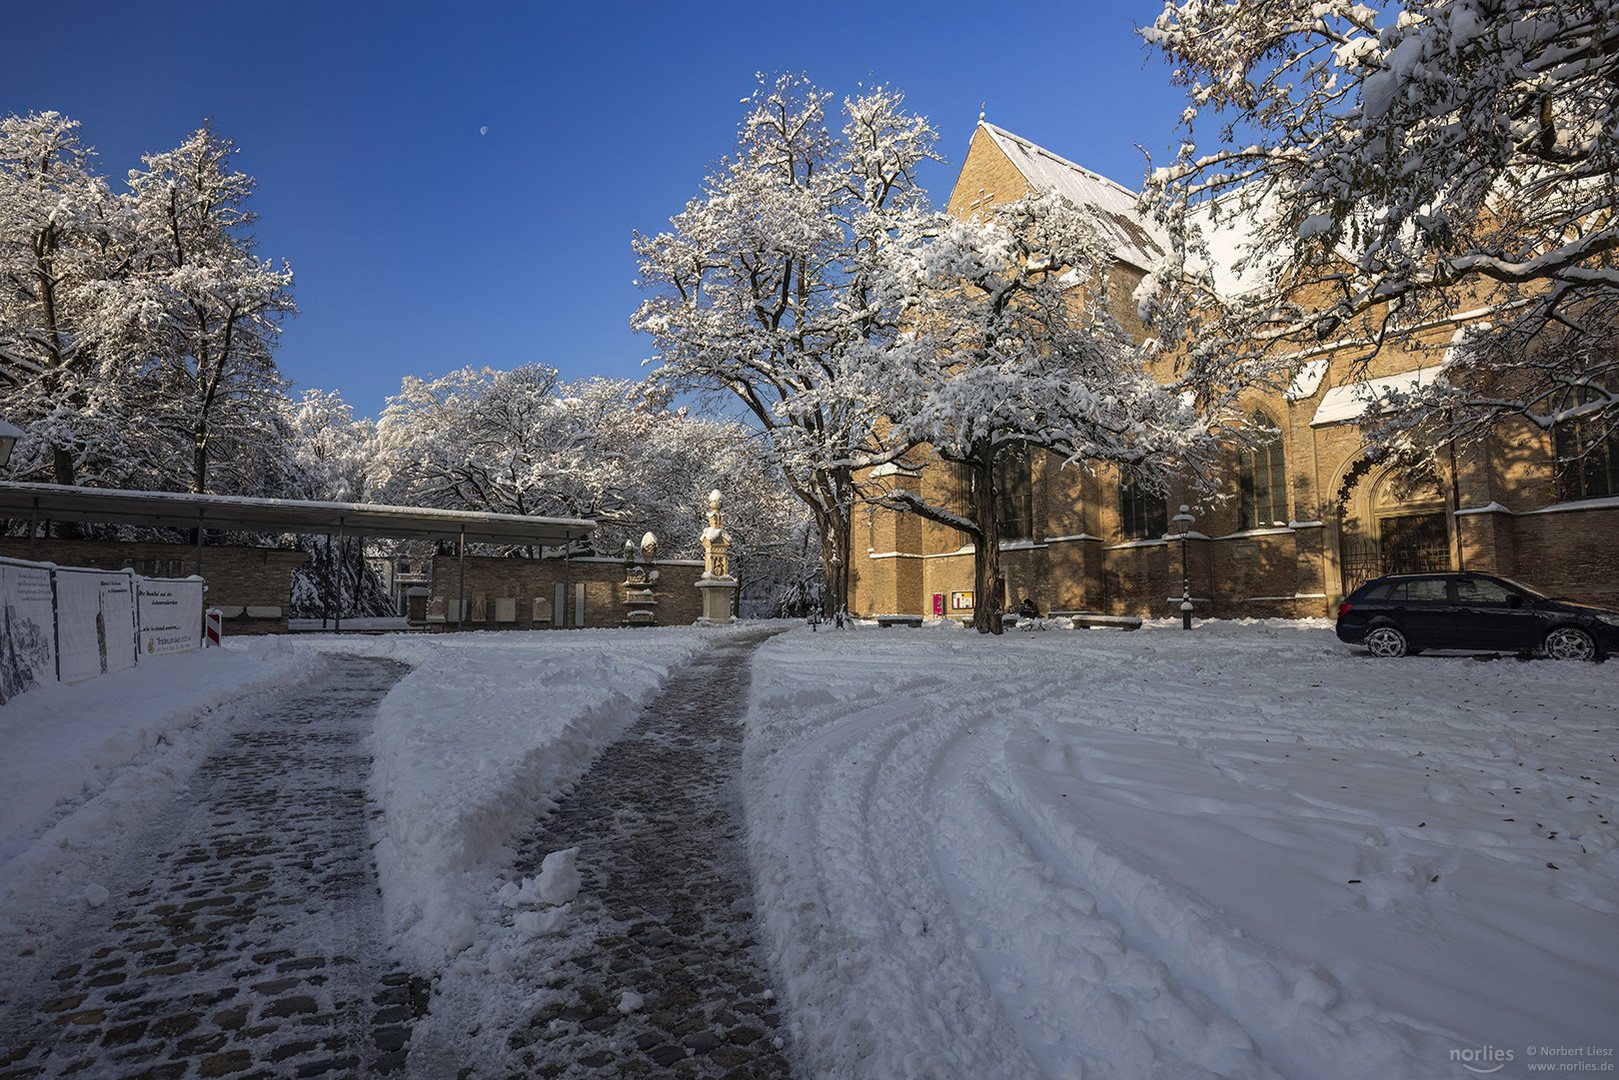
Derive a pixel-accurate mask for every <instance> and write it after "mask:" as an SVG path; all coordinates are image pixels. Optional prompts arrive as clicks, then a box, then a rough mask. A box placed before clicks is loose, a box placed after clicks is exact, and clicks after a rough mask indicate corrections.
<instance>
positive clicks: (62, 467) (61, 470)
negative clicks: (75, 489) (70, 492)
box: [51, 446, 75, 485]
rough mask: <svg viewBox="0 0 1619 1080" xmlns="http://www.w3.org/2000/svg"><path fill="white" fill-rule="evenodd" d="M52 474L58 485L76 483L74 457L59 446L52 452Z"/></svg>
mask: <svg viewBox="0 0 1619 1080" xmlns="http://www.w3.org/2000/svg"><path fill="white" fill-rule="evenodd" d="M51 472H52V475H53V476H54V478H55V480H56V482H57V483H58V484H69V485H71V484H72V483H73V482H74V479H75V478H74V475H73V472H74V470H73V455H72V454H70V453H69V452H68V451H67V450H65V449H63V448H62V447H60V446H58V447H55V448H53V449H52V451H51Z"/></svg>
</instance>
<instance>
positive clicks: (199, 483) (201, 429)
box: [191, 422, 208, 495]
mask: <svg viewBox="0 0 1619 1080" xmlns="http://www.w3.org/2000/svg"><path fill="white" fill-rule="evenodd" d="M207 491H208V425H207V423H206V422H201V423H198V424H197V425H196V427H195V428H194V429H193V430H192V432H191V492H192V494H194V495H202V494H205V493H207Z"/></svg>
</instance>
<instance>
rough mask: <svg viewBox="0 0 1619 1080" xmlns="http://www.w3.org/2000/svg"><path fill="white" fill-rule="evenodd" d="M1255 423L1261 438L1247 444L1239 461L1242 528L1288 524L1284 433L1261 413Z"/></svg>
mask: <svg viewBox="0 0 1619 1080" xmlns="http://www.w3.org/2000/svg"><path fill="white" fill-rule="evenodd" d="M1252 423H1253V425H1254V427H1255V428H1256V429H1257V430H1258V431H1259V432H1260V433H1261V434H1260V437H1259V441H1258V442H1255V443H1254V444H1252V445H1250V446H1246V447H1244V448H1243V449H1242V451H1241V453H1240V454H1239V455H1238V463H1237V483H1238V485H1239V490H1240V494H1241V500H1240V511H1241V515H1242V518H1241V520H1242V525H1241V527H1242V528H1243V529H1269V528H1273V527H1277V526H1285V525H1286V524H1287V461H1286V458H1285V456H1284V454H1283V450H1282V432H1281V429H1280V428H1278V427H1277V426H1276V423H1275V422H1274V421H1273V420H1271V418H1270V417H1268V416H1266V415H1265V414H1264V413H1262V412H1256V413H1254V414H1253V417H1252Z"/></svg>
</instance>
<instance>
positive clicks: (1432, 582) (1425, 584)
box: [1396, 578, 1450, 604]
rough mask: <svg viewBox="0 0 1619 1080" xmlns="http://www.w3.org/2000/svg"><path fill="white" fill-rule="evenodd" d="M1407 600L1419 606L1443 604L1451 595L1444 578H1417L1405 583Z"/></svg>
mask: <svg viewBox="0 0 1619 1080" xmlns="http://www.w3.org/2000/svg"><path fill="white" fill-rule="evenodd" d="M1405 598H1406V600H1408V601H1411V602H1413V603H1419V604H1443V603H1444V602H1445V601H1446V600H1449V599H1450V594H1449V592H1448V591H1447V590H1446V588H1445V579H1444V578H1417V579H1415V580H1414V581H1408V582H1406V583H1405ZM1396 599H1398V597H1397V596H1396Z"/></svg>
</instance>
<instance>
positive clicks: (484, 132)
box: [478, 124, 489, 135]
mask: <svg viewBox="0 0 1619 1080" xmlns="http://www.w3.org/2000/svg"><path fill="white" fill-rule="evenodd" d="M478 134H479V135H487V134H489V125H488V124H485V125H484V126H483V127H481V128H479V129H478Z"/></svg>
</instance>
